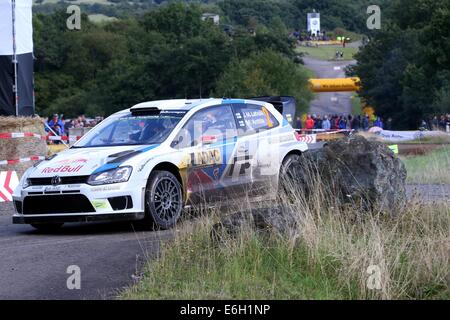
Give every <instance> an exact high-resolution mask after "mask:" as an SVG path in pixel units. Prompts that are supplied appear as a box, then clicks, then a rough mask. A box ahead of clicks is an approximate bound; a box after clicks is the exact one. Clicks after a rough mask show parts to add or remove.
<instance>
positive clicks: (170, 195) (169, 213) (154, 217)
mask: <svg viewBox="0 0 450 320" xmlns="http://www.w3.org/2000/svg"><path fill="white" fill-rule="evenodd" d="M145 193H146V194H145V206H146V215H147V218H148V220H150V221H151V222H152V223H153V224H154V226H156V227H157V228H160V229H170V228H172V227H173V226H174V225H175V224H176V223H177V221H178V219H179V218H180V216H181V213H182V211H183V192H182V188H181V184H180V182H179V181H178V179H177V178H176V177H175V176H174V175H173V174H172V173H170V172H168V171H154V172H152V173H151V174H150V177H149V179H148V183H147V188H146V192H145Z"/></svg>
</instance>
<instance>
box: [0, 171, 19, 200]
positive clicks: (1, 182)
mask: <svg viewBox="0 0 450 320" xmlns="http://www.w3.org/2000/svg"><path fill="white" fill-rule="evenodd" d="M18 185H19V177H18V176H17V173H16V172H15V171H0V202H9V201H12V194H13V191H14V189H15V188H16V187H17V186H18Z"/></svg>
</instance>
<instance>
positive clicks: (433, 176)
mask: <svg viewBox="0 0 450 320" xmlns="http://www.w3.org/2000/svg"><path fill="white" fill-rule="evenodd" d="M402 160H403V162H404V164H405V166H406V170H407V171H408V177H407V182H409V183H433V184H436V183H440V184H450V174H449V173H450V147H449V146H444V147H442V148H440V149H437V150H434V151H432V152H430V153H428V154H426V155H418V156H406V157H402Z"/></svg>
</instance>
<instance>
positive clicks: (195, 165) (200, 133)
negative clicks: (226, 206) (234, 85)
mask: <svg viewBox="0 0 450 320" xmlns="http://www.w3.org/2000/svg"><path fill="white" fill-rule="evenodd" d="M236 139H237V130H236V122H235V119H234V116H233V113H232V111H231V107H230V106H229V105H218V106H213V107H208V108H206V109H203V110H200V111H198V112H196V113H195V114H194V115H193V116H192V117H191V118H190V119H189V121H188V122H187V123H186V125H185V126H184V127H183V128H182V129H181V131H180V134H179V135H178V138H176V139H175V141H178V142H177V145H176V146H175V148H177V149H179V150H180V151H182V152H183V153H185V157H187V162H188V165H187V172H186V184H187V185H186V190H187V194H188V198H189V199H188V200H189V201H190V202H194V203H196V202H200V201H219V200H221V199H222V198H223V196H224V188H226V187H227V186H228V185H229V180H230V177H229V176H227V174H226V168H227V164H228V163H229V162H230V158H231V156H232V154H233V152H234V149H235V142H236ZM180 140H181V141H180Z"/></svg>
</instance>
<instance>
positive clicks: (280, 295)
mask: <svg viewBox="0 0 450 320" xmlns="http://www.w3.org/2000/svg"><path fill="white" fill-rule="evenodd" d="M206 226H209V227H210V226H211V225H210V224H207V225H206ZM206 226H204V227H201V228H199V229H196V230H195V231H194V233H193V234H190V235H186V236H184V237H181V238H180V239H176V240H175V242H174V243H170V244H168V245H166V250H165V252H164V253H163V256H162V257H161V258H160V259H159V260H158V262H156V263H154V264H150V265H149V266H148V267H147V269H146V273H145V278H144V280H143V281H141V282H140V283H139V284H138V285H137V286H136V287H134V288H131V289H129V290H128V291H126V292H125V293H124V294H123V296H122V298H125V299H348V298H350V296H349V294H348V290H347V289H346V288H340V287H339V284H338V281H337V279H336V278H334V277H333V276H330V277H327V276H325V274H324V272H327V270H326V269H330V270H331V269H332V261H329V264H324V265H323V266H322V267H323V268H321V267H320V266H319V265H318V264H317V265H314V264H310V263H309V260H308V253H307V252H306V251H305V250H304V249H302V248H300V247H299V248H297V249H296V250H295V251H294V252H291V251H290V250H289V248H288V246H286V245H285V243H282V242H277V241H274V242H272V243H271V244H270V246H268V245H267V243H265V242H264V241H263V240H262V239H260V238H258V237H257V236H255V235H254V234H252V233H251V232H250V233H249V234H251V235H252V236H250V237H248V238H247V239H245V242H242V243H237V242H235V243H233V242H230V243H229V245H230V246H231V248H230V247H228V246H225V247H217V246H216V245H214V244H213V243H212V242H211V241H210V238H209V232H208V230H209V229H208V228H206ZM324 260H326V257H324ZM330 274H331V273H330ZM162 279H164V280H162Z"/></svg>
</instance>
